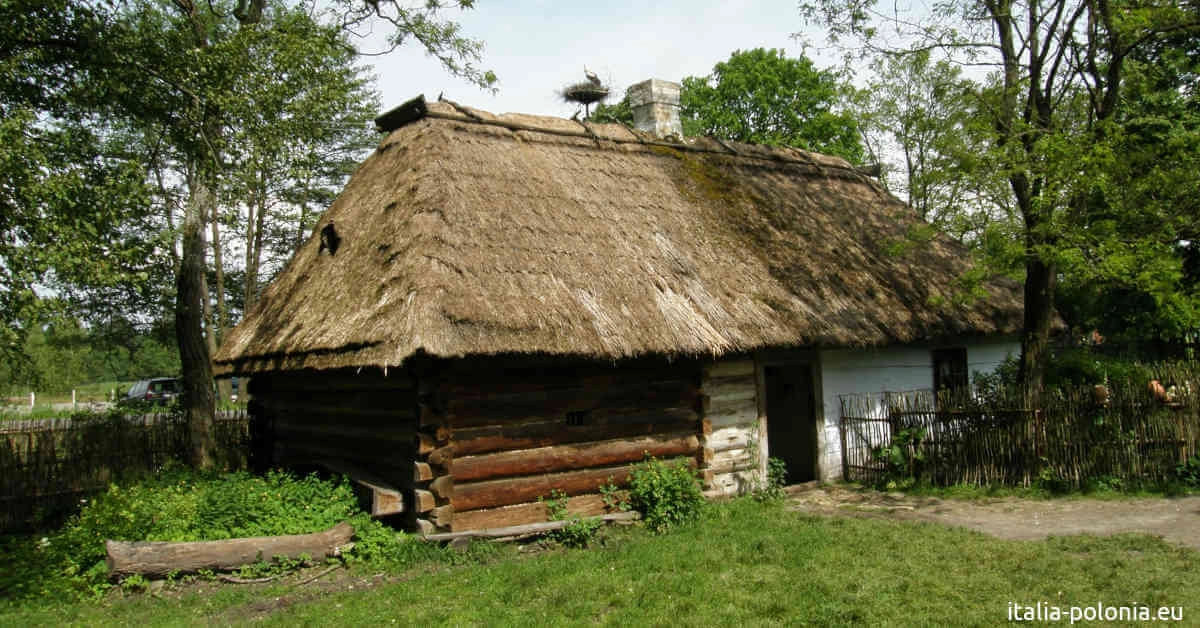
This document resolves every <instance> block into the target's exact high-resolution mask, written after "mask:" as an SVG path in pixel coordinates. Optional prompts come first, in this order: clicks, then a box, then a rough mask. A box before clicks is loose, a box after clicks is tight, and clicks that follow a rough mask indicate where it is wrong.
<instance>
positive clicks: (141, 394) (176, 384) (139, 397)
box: [120, 377, 183, 406]
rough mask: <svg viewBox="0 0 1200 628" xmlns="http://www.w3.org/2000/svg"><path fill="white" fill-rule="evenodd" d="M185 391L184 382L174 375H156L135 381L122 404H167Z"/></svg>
mask: <svg viewBox="0 0 1200 628" xmlns="http://www.w3.org/2000/svg"><path fill="white" fill-rule="evenodd" d="M181 392H183V383H182V382H181V381H180V380H179V379H177V378H174V377H156V378H154V379H143V380H141V381H138V382H135V383H134V384H133V386H130V387H129V392H127V393H125V398H124V399H122V400H121V402H120V403H121V404H122V405H137V404H151V405H160V406H165V405H167V404H169V403H171V401H172V400H174V399H175V398H176V397H178V396H179V393H181Z"/></svg>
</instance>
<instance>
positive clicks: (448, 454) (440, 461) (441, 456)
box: [425, 445, 454, 469]
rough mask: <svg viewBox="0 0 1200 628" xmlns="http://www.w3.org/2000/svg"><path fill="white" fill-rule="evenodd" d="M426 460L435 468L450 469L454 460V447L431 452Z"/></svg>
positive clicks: (447, 446)
mask: <svg viewBox="0 0 1200 628" xmlns="http://www.w3.org/2000/svg"><path fill="white" fill-rule="evenodd" d="M425 460H426V462H428V463H429V464H431V465H433V466H435V467H441V468H443V469H449V468H450V463H451V462H452V461H453V460H454V445H446V446H445V447H439V448H437V449H435V450H433V451H431V452H429V455H428V456H426V457H425Z"/></svg>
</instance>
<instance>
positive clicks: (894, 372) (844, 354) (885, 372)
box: [817, 339, 1021, 480]
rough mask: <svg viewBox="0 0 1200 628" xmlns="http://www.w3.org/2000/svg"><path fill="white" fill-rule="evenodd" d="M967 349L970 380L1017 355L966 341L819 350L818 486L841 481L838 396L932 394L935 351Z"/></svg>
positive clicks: (1006, 343) (1013, 344)
mask: <svg viewBox="0 0 1200 628" xmlns="http://www.w3.org/2000/svg"><path fill="white" fill-rule="evenodd" d="M946 347H966V349H967V370H968V372H970V373H971V377H972V380H973V379H974V377H975V374H976V373H990V372H992V371H994V370H995V369H996V367H998V366H999V365H1000V364H1001V363H1002V362H1003V361H1004V359H1005V358H1006V357H1007V356H1009V355H1010V354H1011V355H1017V354H1019V352H1020V349H1021V347H1020V343H1019V342H1018V341H1017V340H1015V339H987V340H967V341H962V342H949V343H939V344H937V345H910V346H902V347H885V348H878V349H823V350H821V351H820V352H819V356H820V378H821V386H820V407H818V408H817V416H818V417H823V418H824V421H823V429H819V430H818V434H817V437H818V442H820V447H819V455H820V456H821V474H820V477H821V479H822V480H832V479H837V478H840V477H841V476H842V451H841V438H840V435H839V434H838V420H839V418H840V417H841V404H840V401H839V397H840V396H841V395H850V394H854V393H878V392H883V391H905V390H920V389H926V390H928V389H931V388H933V356H932V353H931V351H932V350H933V349H935V348H946Z"/></svg>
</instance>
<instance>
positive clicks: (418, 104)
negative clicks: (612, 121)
mask: <svg viewBox="0 0 1200 628" xmlns="http://www.w3.org/2000/svg"><path fill="white" fill-rule="evenodd" d="M438 102H439V103H444V104H445V105H447V106H449V107H451V108H453V109H454V111H455V112H457V113H450V112H445V111H438V110H436V109H432V108H430V107H428V106H427V103H426V101H425V96H424V95H423V94H421V95H418V96H417V97H416V98H413V99H412V100H409V101H407V102H405V103H403V104H401V105H399V106H398V107H396V108H394V109H392V110H390V111H388V112H386V113H384V114H381V115H380V116H379V117H377V118H375V124H376V128H377V129H378V130H380V131H381V132H387V133H390V132H392V131H394V130H396V129H398V128H400V127H402V126H406V125H408V124H411V123H413V122H416V121H418V120H421V119H423V118H435V119H440V120H451V121H455V122H467V123H471V124H481V125H485V126H495V127H500V128H505V129H508V130H510V131H528V132H531V133H544V134H547V135H557V136H561V137H577V138H583V139H590V140H597V141H599V140H605V141H609V142H614V143H617V144H642V145H646V146H660V147H663V148H671V149H676V150H682V151H686V152H692V153H706V154H711V155H725V156H726V157H730V156H733V157H738V158H741V159H757V160H760V161H768V162H781V163H794V164H801V165H805V166H810V167H813V168H816V169H817V172H818V173H820V172H822V171H824V170H838V171H841V172H844V173H847V174H850V175H852V176H853V178H855V179H858V180H860V181H862V182H864V183H867V184H868V185H870V186H872V187H874V186H876V185H878V184H877V183H876V182H875V181H874V180H873V179H872V178H871V177H868V176H867V175H865V174H864V173H863V172H861V171H860V170H859V168H858V167H857V166H854V165H853V164H850V163H848V162H847V165H841V164H831V163H821V162H820V161H817V160H816V159H802V158H797V157H790V156H787V155H785V154H782V153H783V152H784V151H788V152H792V153H795V152H799V149H796V148H793V147H790V146H787V147H778V146H770V145H767V144H749V143H745V142H737V143H739V144H744V145H745V146H753V147H757V148H761V149H765V150H767V151H770V152H769V153H768V154H754V153H750V152H746V151H742V150H738V149H736V148H734V147H733V146H732V145H731V142H730V141H727V140H722V139H720V138H716V137H711V136H703V137H704V139H708V140H712V141H713V142H715V143H716V144H717V145H718V146H720V147H721V149H722V150H716V149H713V148H708V147H704V146H694V145H692V144H687V143H685V142H671V141H666V140H661V139H657V138H654V137H648V136H646V134H644V133H642V132H641V131H639V130H637V129H634V128H632V127H630V126H628V125H626V124H624V123H621V122H618V123H616V124H620V125H621V126H622V127H623V128H625V129H626V130H628V131H629V132H630V135H632V136H633V139H622V138H619V137H607V136H601V135H599V134H597V133H596V132H595V131H594V130H593V129H591V128H589V127H588V126H586V124H585V123H584V122H583V121H579V120H575V122H577V123H579V124H580V125H581V126H583V127H584V128H583V130H581V131H571V130H567V129H556V128H551V127H548V126H538V125H536V124H526V123H522V122H515V121H510V120H501V119H499V117H494V118H485V117H483V116H481V115H479V114H478V113H476V112H475V111H474V110H472V109H473V108H471V107H466V106H464V105H461V104H459V103H457V102H455V101H453V100H450V99H448V98H442V97H441V96H439V97H438ZM486 113H488V115H490V116H496V114H492V113H490V112H486ZM518 115H526V116H530V117H546V118H552V116H535V115H534V114H518ZM563 120H565V121H567V120H569V119H567V118H563Z"/></svg>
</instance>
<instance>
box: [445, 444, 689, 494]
mask: <svg viewBox="0 0 1200 628" xmlns="http://www.w3.org/2000/svg"><path fill="white" fill-rule="evenodd" d="M699 449H700V439H699V437H698V436H697V435H696V433H695V431H692V432H691V433H686V432H685V433H675V434H663V435H653V436H643V437H638V438H626V439H616V440H606V441H600V442H588V443H579V444H571V445H555V446H551V447H539V448H536V449H523V450H517V451H505V452H499V453H492V454H483V455H479V456H460V457H457V458H455V460H454V477H455V478H456V479H457V480H458V481H460V482H469V481H476V480H486V479H491V478H500V477H514V476H524V475H534V474H538V473H554V472H558V471H566V470H570V469H586V468H589V467H602V466H613V465H618V464H621V463H626V462H638V461H640V460H642V459H643V458H645V457H646V456H647V455H650V456H654V457H656V458H669V457H675V456H686V455H695V454H696V453H697V451H698V450H699Z"/></svg>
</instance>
